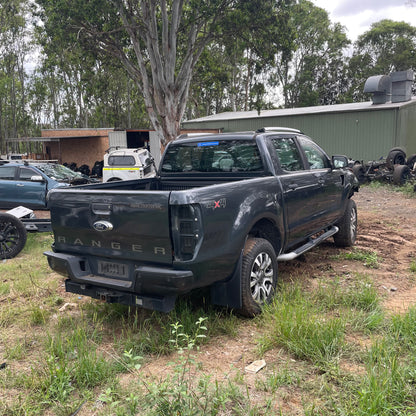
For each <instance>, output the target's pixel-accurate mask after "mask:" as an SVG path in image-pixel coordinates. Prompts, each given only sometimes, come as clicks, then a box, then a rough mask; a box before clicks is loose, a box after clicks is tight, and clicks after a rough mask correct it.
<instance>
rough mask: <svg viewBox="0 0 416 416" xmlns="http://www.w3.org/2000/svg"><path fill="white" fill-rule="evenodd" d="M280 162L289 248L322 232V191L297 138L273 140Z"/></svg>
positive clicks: (280, 177) (279, 170)
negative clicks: (319, 198) (320, 216)
mask: <svg viewBox="0 0 416 416" xmlns="http://www.w3.org/2000/svg"><path fill="white" fill-rule="evenodd" d="M271 142H272V145H273V147H274V150H275V152H276V157H277V159H278V167H277V169H278V172H279V179H280V181H281V184H282V188H283V194H284V195H283V197H284V205H285V210H284V211H285V218H286V224H287V229H288V234H289V236H288V239H287V242H286V244H287V245H288V246H291V245H294V244H296V243H298V242H300V241H301V240H303V239H305V237H306V236H309V235H311V234H312V233H314V232H316V231H317V230H318V229H319V228H320V221H319V212H320V207H319V206H318V205H317V203H316V201H317V198H318V197H319V193H320V191H321V183H320V181H319V176H317V175H313V174H311V172H310V170H309V169H307V167H308V165H307V162H306V160H305V159H304V156H303V153H302V152H301V150H300V148H299V147H298V145H297V141H296V137H278V138H272V139H271Z"/></svg>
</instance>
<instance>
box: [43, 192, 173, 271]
mask: <svg viewBox="0 0 416 416" xmlns="http://www.w3.org/2000/svg"><path fill="white" fill-rule="evenodd" d="M169 196H170V192H169V191H166V192H164V191H157V192H156V193H153V192H151V191H119V190H118V191H110V190H108V191H107V190H103V189H100V190H91V189H86V190H80V189H77V190H76V191H75V190H74V191H73V192H71V190H70V189H64V190H53V191H51V192H50V194H49V206H50V210H51V221H52V227H53V231H54V236H55V250H56V251H57V252H61V251H62V252H66V253H74V254H75V253H76V254H82V255H93V256H99V257H108V258H113V259H118V260H124V259H125V260H133V261H139V262H149V263H152V262H157V263H159V264H160V263H163V264H171V263H172V243H171V237H170V224H169V204H168V202H169Z"/></svg>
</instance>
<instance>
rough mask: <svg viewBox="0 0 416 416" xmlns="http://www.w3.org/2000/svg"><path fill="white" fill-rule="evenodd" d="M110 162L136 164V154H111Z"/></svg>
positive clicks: (112, 163)
mask: <svg viewBox="0 0 416 416" xmlns="http://www.w3.org/2000/svg"><path fill="white" fill-rule="evenodd" d="M108 164H109V165H110V166H135V164H136V159H135V158H134V156H121V155H118V156H117V155H116V156H110V157H109V158H108Z"/></svg>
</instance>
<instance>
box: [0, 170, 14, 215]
mask: <svg viewBox="0 0 416 416" xmlns="http://www.w3.org/2000/svg"><path fill="white" fill-rule="evenodd" d="M16 169H17V168H16V167H15V166H8V165H3V166H1V165H0V208H14V207H16V198H17V191H16V185H15V176H16Z"/></svg>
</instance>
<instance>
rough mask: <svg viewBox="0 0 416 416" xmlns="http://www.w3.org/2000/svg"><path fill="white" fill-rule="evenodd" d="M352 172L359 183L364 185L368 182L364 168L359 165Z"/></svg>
mask: <svg viewBox="0 0 416 416" xmlns="http://www.w3.org/2000/svg"><path fill="white" fill-rule="evenodd" d="M352 171H353V172H354V175H355V177H356V178H357V180H358V182H359V183H364V182H365V180H366V177H365V169H364V166H363V165H362V164H361V163H359V164H356V165H354V166H353V167H352Z"/></svg>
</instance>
